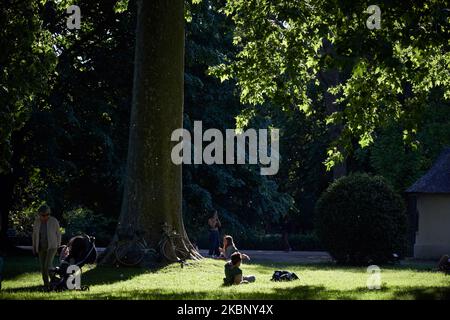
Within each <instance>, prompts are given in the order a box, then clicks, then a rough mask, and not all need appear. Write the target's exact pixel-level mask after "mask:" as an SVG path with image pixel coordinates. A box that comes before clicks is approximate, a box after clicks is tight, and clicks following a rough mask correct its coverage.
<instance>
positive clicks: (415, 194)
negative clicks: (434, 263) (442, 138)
mask: <svg viewBox="0 0 450 320" xmlns="http://www.w3.org/2000/svg"><path fill="white" fill-rule="evenodd" d="M406 192H407V193H408V194H409V195H411V196H412V198H413V199H414V198H415V203H414V205H413V208H414V209H413V211H415V212H414V213H413V214H416V217H415V220H416V223H415V224H416V228H415V229H416V230H415V231H416V232H415V241H414V257H415V258H419V259H439V257H441V256H442V255H443V254H450V148H446V149H445V150H444V151H443V152H442V154H441V155H440V156H439V157H438V159H437V160H436V162H435V163H434V164H433V166H432V167H431V169H430V170H429V171H428V172H427V173H426V174H425V175H424V176H422V177H421V178H420V179H419V180H417V181H416V182H415V183H414V184H413V185H412V186H411V187H410V188H408V190H406Z"/></svg>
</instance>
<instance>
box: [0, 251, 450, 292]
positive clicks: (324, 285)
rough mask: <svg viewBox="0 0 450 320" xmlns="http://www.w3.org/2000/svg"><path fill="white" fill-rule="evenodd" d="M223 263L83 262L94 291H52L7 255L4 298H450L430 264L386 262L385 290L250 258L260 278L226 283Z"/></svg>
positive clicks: (338, 271)
mask: <svg viewBox="0 0 450 320" xmlns="http://www.w3.org/2000/svg"><path fill="white" fill-rule="evenodd" d="M223 265H224V262H223V261H216V260H211V259H205V260H203V261H201V262H196V263H192V264H191V265H189V266H185V267H184V268H183V269H181V268H180V265H178V264H176V265H170V266H166V267H164V268H161V269H159V270H154V271H150V270H146V269H138V268H114V267H94V266H91V267H85V268H83V271H84V273H83V277H82V284H84V285H89V286H90V290H89V291H84V292H74V291H65V292H59V293H55V292H53V293H47V292H43V291H42V290H41V287H40V286H41V278H40V274H39V272H38V269H37V268H38V263H37V260H36V259H33V258H29V257H16V258H8V259H7V260H6V261H5V270H4V278H5V279H4V281H3V289H2V291H0V299H450V276H445V275H444V274H442V273H438V272H436V271H433V270H432V269H433V266H430V265H414V264H408V265H401V266H385V267H382V272H381V275H382V283H383V285H382V289H381V290H368V289H367V288H366V280H367V273H366V269H365V268H355V267H339V266H334V265H330V264H319V265H275V264H256V263H255V264H245V265H243V266H242V269H243V270H244V274H254V275H256V278H257V281H256V283H252V284H247V285H241V286H232V287H224V286H222V278H223ZM277 269H287V270H290V271H294V272H295V273H297V275H299V276H300V280H297V281H293V282H287V283H286V282H285V283H277V282H272V281H270V278H271V275H272V273H273V271H274V270H277Z"/></svg>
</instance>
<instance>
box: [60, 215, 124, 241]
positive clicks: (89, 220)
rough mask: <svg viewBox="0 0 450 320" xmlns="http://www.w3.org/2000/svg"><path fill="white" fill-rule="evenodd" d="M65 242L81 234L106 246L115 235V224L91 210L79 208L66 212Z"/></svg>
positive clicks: (64, 218) (64, 220) (64, 219)
mask: <svg viewBox="0 0 450 320" xmlns="http://www.w3.org/2000/svg"><path fill="white" fill-rule="evenodd" d="M63 223H64V226H65V232H64V238H65V239H64V240H66V241H67V240H69V239H70V238H71V237H73V236H76V235H79V234H88V235H90V236H94V237H95V238H96V244H97V245H102V246H105V245H107V244H108V243H109V241H110V239H111V236H112V234H113V230H114V229H113V228H114V225H115V222H114V221H113V220H112V219H108V218H105V217H104V216H103V215H99V214H94V213H93V212H92V211H91V210H88V209H85V208H77V209H74V210H71V211H67V212H64V214H63Z"/></svg>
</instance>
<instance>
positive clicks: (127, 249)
mask: <svg viewBox="0 0 450 320" xmlns="http://www.w3.org/2000/svg"><path fill="white" fill-rule="evenodd" d="M144 234H145V232H144V231H141V230H136V231H135V232H134V233H133V235H132V236H131V239H130V237H129V233H128V239H126V240H119V241H118V243H117V244H116V248H115V252H114V253H115V256H116V260H117V262H119V263H120V264H122V265H124V266H127V267H134V266H137V265H139V264H140V263H141V262H142V260H143V259H144V257H145V256H146V255H149V254H150V255H153V256H154V257H155V258H156V259H157V258H158V252H157V251H156V250H155V249H152V248H150V247H149V246H148V245H147V242H146V241H145V238H144Z"/></svg>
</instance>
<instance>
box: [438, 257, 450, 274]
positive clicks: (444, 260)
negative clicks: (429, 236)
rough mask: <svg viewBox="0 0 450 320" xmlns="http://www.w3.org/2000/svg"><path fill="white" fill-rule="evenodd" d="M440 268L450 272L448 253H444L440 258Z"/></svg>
mask: <svg viewBox="0 0 450 320" xmlns="http://www.w3.org/2000/svg"><path fill="white" fill-rule="evenodd" d="M438 270H439V271H442V272H445V273H450V257H449V256H448V255H447V254H445V255H443V256H442V257H441V259H439V263H438Z"/></svg>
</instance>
